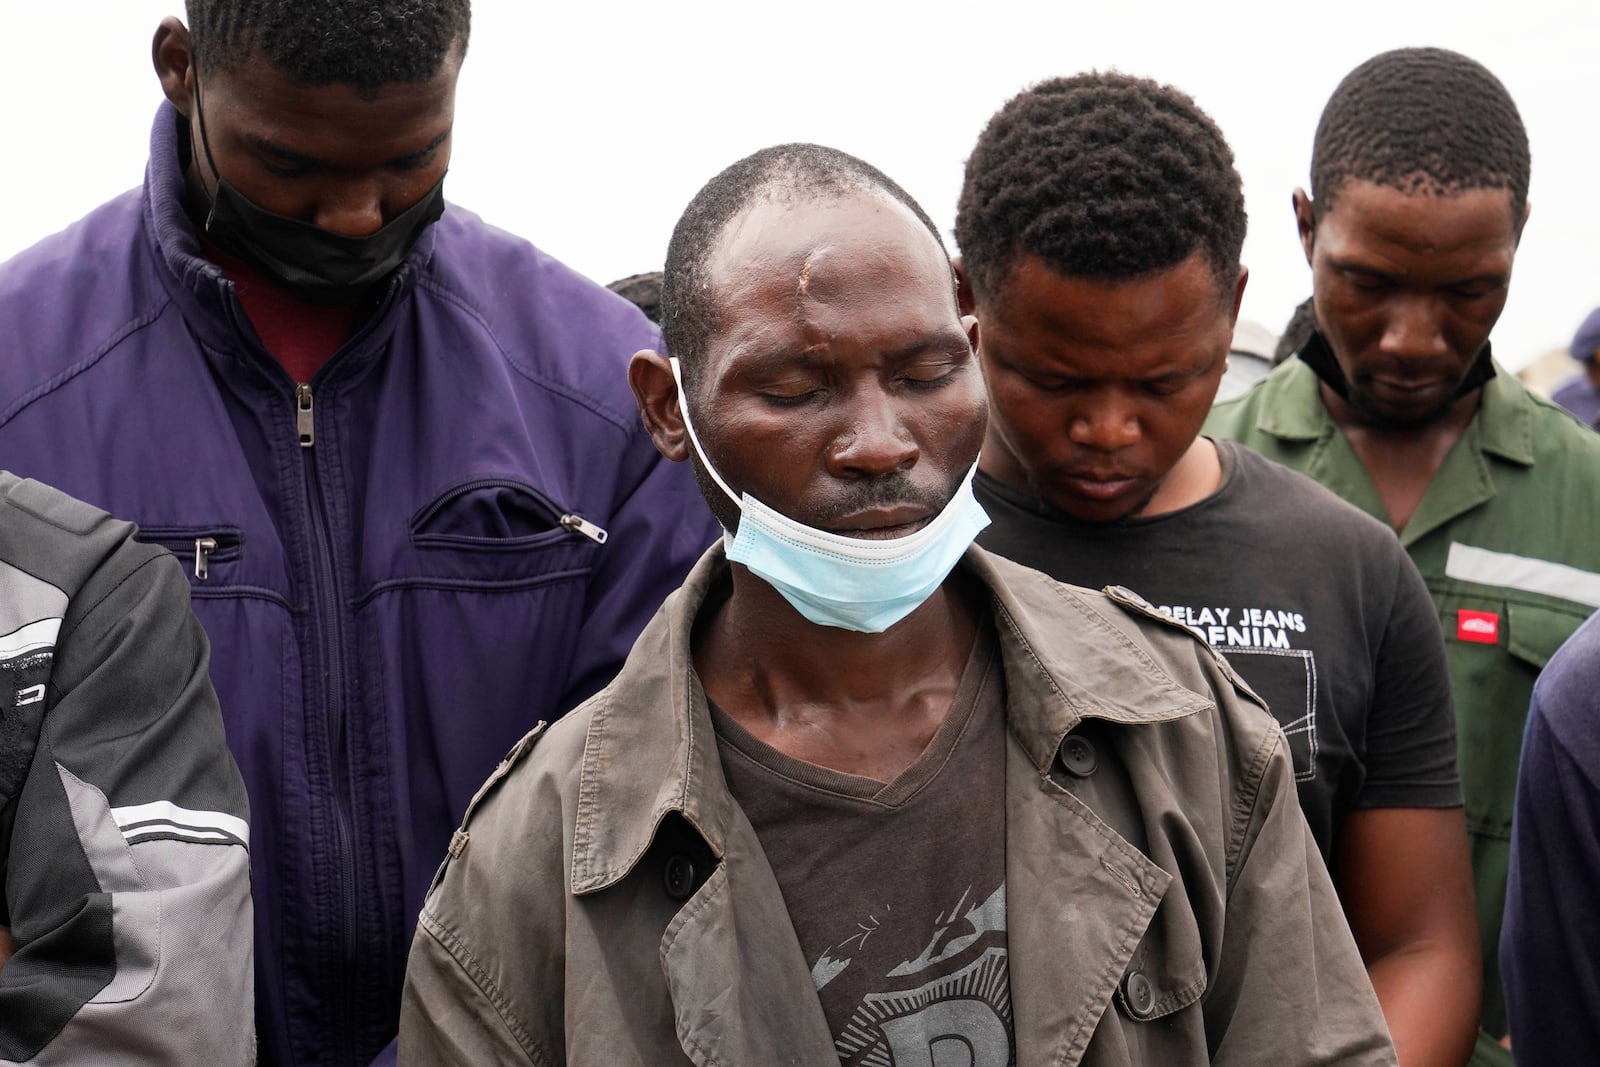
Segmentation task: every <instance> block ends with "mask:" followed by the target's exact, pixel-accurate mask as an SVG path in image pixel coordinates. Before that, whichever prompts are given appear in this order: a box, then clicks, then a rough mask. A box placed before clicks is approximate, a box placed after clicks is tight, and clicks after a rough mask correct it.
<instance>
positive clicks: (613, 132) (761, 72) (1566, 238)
mask: <svg viewBox="0 0 1600 1067" xmlns="http://www.w3.org/2000/svg"><path fill="white" fill-rule="evenodd" d="M166 14H178V15H180V16H181V15H182V4H181V0H0V17H3V24H4V25H5V26H6V31H5V35H6V39H7V45H8V47H7V48H6V60H5V62H4V63H3V64H0V99H3V100H5V101H6V104H5V119H6V141H7V148H6V150H5V153H4V154H5V158H6V166H4V167H3V168H0V204H3V205H4V206H3V207H0V259H5V258H9V257H10V256H11V255H12V254H14V253H15V252H17V251H20V250H21V249H22V248H25V247H26V246H28V245H29V244H31V243H33V242H34V241H36V240H38V239H39V238H41V237H43V236H45V235H46V234H49V233H52V232H54V231H55V230H58V229H60V228H61V227H63V226H65V225H67V224H68V223H70V222H71V221H73V220H74V219H76V218H77V217H78V216H80V215H82V214H84V213H85V212H87V211H88V210H89V209H90V208H91V207H93V206H94V205H95V204H97V203H99V202H101V201H102V200H105V199H107V198H109V197H111V196H112V195H114V194H116V193H117V192H119V191H121V190H123V189H126V188H128V187H130V186H132V185H135V184H137V183H138V182H139V181H140V179H141V177H142V174H143V169H144V161H145V156H146V152H147V147H148V138H149V130H150V123H151V119H152V117H153V115H154V112H155V108H156V105H157V104H158V102H159V101H160V91H159V88H158V86H157V84H156V80H155V75H154V73H153V72H152V71H151V68H150V58H149V52H150V38H151V35H152V34H153V32H154V30H155V27H156V23H157V22H158V21H159V20H160V18H161V16H163V15H166ZM1597 41H1600V3H1597V2H1595V0H1518V2H1511V0H1456V2H1453V3H1418V2H1413V0H1312V2H1309V3H1302V4H1288V3H1281V2H1275V3H1268V2H1243V0H1238V2H1230V0H1222V2H1212V3H1207V2H1204V0H1143V2H1121V3H1092V2H1089V0H1055V2H1046V0H1033V2H1019V0H988V2H984V3H978V2H969V3H965V4H955V3H944V2H927V3H920V4H890V3H880V2H874V0H809V2H808V0H800V2H796V3H788V4H782V5H778V4H768V3H749V2H745V3H734V2H717V3H709V2H707V3H696V2H692V0H691V2H679V3H674V4H661V3H655V4H645V3H637V2H632V0H628V2H611V3H577V2H571V0H569V2H566V3H535V2H530V0H477V2H476V3H475V4H474V5H473V38H472V48H471V53H470V55H469V57H468V60H467V65H466V69H465V71H464V72H463V74H462V78H461V87H460V96H459V99H458V104H457V122H456V141H455V155H454V158H453V161H452V164H451V171H450V177H449V179H448V181H447V182H446V192H447V194H448V195H449V197H450V199H451V200H453V201H454V202H456V203H458V204H461V205H464V206H466V207H469V208H472V209H473V210H475V211H477V212H479V213H480V214H481V215H483V216H484V217H485V218H486V219H488V220H489V221H491V222H493V223H496V224H497V225H499V226H502V227H504V228H506V229H509V230H512V231H514V232H516V233H519V234H523V235H525V236H527V237H529V238H530V239H532V240H533V241H534V242H535V243H536V244H538V245H540V246H541V247H543V248H545V249H546V250H548V251H550V252H551V253H553V254H554V255H556V256H557V257H559V258H561V259H562V260H565V261H566V262H567V263H569V264H571V265H572V266H574V267H576V268H577V269H579V270H581V271H583V272H584V273H585V274H588V275H589V276H590V277H592V278H594V279H595V280H597V281H600V282H606V281H610V280H611V279H613V278H617V277H620V276H622V275H625V274H632V273H634V272H636V271H641V270H650V269H655V268H657V267H659V265H660V262H661V260H662V258H663V256H664V254H665V250H666V244H667V237H668V235H669V234H670V232H671V229H672V225H673V223H674V222H675V221H676V219H677V216H678V213H679V212H680V211H681V210H682V208H683V206H684V204H685V203H687V201H688V199H689V198H690V197H691V196H692V195H693V194H694V192H695V190H696V189H698V188H699V186H700V185H701V184H703V183H704V182H705V180H706V179H708V178H709V177H711V175H712V174H714V173H715V172H716V171H718V170H720V169H721V168H722V167H723V166H725V165H727V164H728V163H731V162H733V161H734V160H735V159H737V158H739V157H740V156H742V155H744V154H746V153H748V152H750V151H753V150H755V149H757V148H760V147H762V146H764V145H768V144H774V143H777V142H781V141H794V140H806V141H819V142H822V143H825V144H831V145H834V146H837V147H839V148H842V149H845V150H846V151H849V152H853V153H855V154H857V155H860V156H862V157H863V158H865V159H867V160H869V161H870V162H872V163H874V164H876V165H878V166H879V167H881V168H882V169H883V170H885V171H887V172H888V173H889V174H890V175H892V176H893V177H895V178H896V179H897V180H898V181H899V182H900V183H901V184H903V185H904V186H905V187H906V188H907V189H908V190H909V191H910V192H911V193H912V195H913V196H915V197H917V198H918V199H919V200H920V201H921V202H922V204H923V205H924V207H926V208H927V210H928V212H929V213H930V214H931V215H932V216H933V218H934V220H935V221H936V222H938V223H940V225H941V226H942V227H943V228H944V229H945V231H946V233H947V235H948V232H949V229H950V226H951V225H952V223H953V221H954V216H955V202H956V197H957V194H958V192H959V190H960V185H961V168H962V163H963V161H964V160H965V158H966V155H967V151H968V149H969V148H970V147H971V144H972V142H973V140H974V139H975V138H976V136H977V134H978V131H979V130H980V129H981V128H982V126H983V124H984V123H985V122H986V121H987V119H988V117H989V116H990V115H991V114H992V113H993V112H994V111H995V110H996V109H997V108H998V107H999V106H1000V105H1001V104H1002V103H1004V101H1005V100H1006V99H1007V98H1008V97H1009V96H1010V95H1012V94H1013V93H1015V92H1016V91H1018V90H1019V89H1021V88H1023V87H1024V86H1026V85H1027V84H1029V83H1030V82H1033V81H1036V80H1038V79H1040V78H1045V77H1049V76H1052V75H1057V74H1070V73H1073V72H1076V71H1079V70H1084V69H1088V68H1102V69H1103V68H1116V69H1119V70H1123V71H1126V72H1128V73H1132V74H1141V75H1148V76H1150V77H1154V78H1157V79H1159V80H1162V81H1167V82H1171V83H1173V84H1176V85H1178V86H1180V87H1182V88H1183V89H1185V90H1187V91H1188V92H1190V93H1191V94H1192V95H1193V96H1194V97H1195V99H1196V100H1197V101H1199V103H1200V105H1201V106H1202V107H1203V108H1205V109H1206V110H1207V111H1209V112H1210V113H1211V115H1212V116H1213V117H1214V118H1215V119H1216V120H1217V122H1218V124H1219V125H1220V126H1221V127H1222V129H1223V132H1224V133H1225V134H1227V136H1228V139H1229V141H1230V142H1231V144H1232V145H1233V149H1234V152H1235V154H1236V155H1237V156H1238V161H1239V170H1240V173H1241V174H1243V176H1244V182H1245V196H1246V202H1247V205H1248V208H1249V211H1250V236H1249V239H1248V240H1247V242H1246V244H1245V253H1244V254H1245V263H1246V265H1248V266H1249V268H1250V285H1249V289H1248V291H1247V292H1246V295H1245V305H1244V313H1245V315H1246V316H1247V317H1250V318H1253V319H1256V320H1257V321H1259V322H1261V323H1263V324H1264V325H1267V326H1269V327H1271V328H1272V329H1274V330H1276V329H1278V328H1279V327H1281V326H1282V324H1283V322H1284V320H1285V319H1286V318H1287V316H1288V314H1289V312H1290V310H1291V309H1292V308H1293V307H1294V305H1295V304H1296V303H1297V302H1298V301H1299V300H1300V299H1302V298H1303V297H1304V296H1306V295H1307V294H1308V292H1309V286H1310V278H1309V274H1308V272H1307V269H1306V266H1305V261H1304V259H1303V257H1302V256H1301V254H1300V249H1299V245H1298V243H1297V241H1296V239H1295V232H1294V222H1293V218H1292V216H1291V213H1290V209H1289V195H1290V193H1291V191H1292V190H1293V189H1294V188H1295V186H1296V185H1301V184H1304V183H1305V182H1306V181H1307V178H1306V171H1307V167H1308V165H1309V162H1310V153H1311V135H1312V131H1313V130H1314V128H1315V126H1316V120H1317V116H1318V114H1319V113H1320V112H1321V109H1322V105H1323V104H1324V103H1325V102H1326V100H1327V97H1328V94H1329V93H1330V92H1331V91H1332V89H1333V87H1334V85H1335V84H1337V82H1338V81H1339V79H1340V78H1341V77H1342V76H1343V75H1344V74H1345V73H1346V72H1348V71H1349V70H1350V68H1352V67H1354V66H1355V65H1356V64H1357V63H1359V62H1360V61H1361V60H1363V59H1365V58H1367V57H1368V56H1370V55H1372V54H1374V53H1376V52H1379V51H1382V50H1384V49H1387V48H1392V47H1397V46H1401V45H1422V44H1431V45H1441V46H1444V47H1448V48H1455V49H1457V50H1459V51H1463V52H1466V53H1467V54H1469V55H1471V56H1474V57H1475V58H1477V59H1479V60H1481V61H1482V62H1484V63H1485V64H1486V65H1487V66H1488V67H1489V68H1490V69H1491V70H1493V71H1494V72H1495V73H1496V74H1497V75H1499V77H1500V78H1501V79H1502V80H1503V81H1504V82H1505V83H1506V85H1507V86H1508V87H1509V88H1510V90H1511V93H1512V95H1513V96H1514V97H1515V98H1516V100H1517V103H1518V105H1519V106H1520V108H1521V110H1522V114H1523V117H1524V119H1525V121H1526V122H1527V124H1528V129H1529V135H1530V138H1531V140H1532V143H1533V188H1532V193H1531V200H1532V202H1533V216H1532V218H1531V219H1530V221H1529V224H1528V229H1527V231H1526V233H1525V235H1524V238H1523V242H1522V248H1521V251H1520V253H1519V255H1518V257H1517V262H1516V274H1515V281H1514V284H1513V285H1512V293H1511V299H1510V301H1509V303H1508V304H1507V307H1506V311H1505V314H1504V316H1503V317H1502V318H1501V320H1500V325H1499V327H1498V328H1497V329H1496V331H1495V342H1496V351H1497V354H1498V355H1499V356H1500V358H1501V359H1502V360H1504V361H1506V362H1508V363H1510V364H1511V365H1513V366H1517V365H1520V364H1522V363H1524V362H1526V361H1527V360H1529V359H1531V358H1533V357H1534V356H1536V355H1539V354H1542V353H1543V352H1545V351H1546V350H1548V349H1550V348H1554V347H1564V346H1565V345H1566V344H1567V342H1568V341H1569V340H1570V338H1571V336H1572V332H1573V330H1574V329H1575V328H1576V327H1577V324H1578V323H1579V322H1580V321H1581V320H1582V318H1583V316H1584V315H1585V314H1586V313H1587V312H1588V310H1589V309H1590V308H1592V307H1594V306H1595V305H1596V304H1600V255H1597V249H1600V211H1596V210H1595V207H1594V189H1595V188H1596V185H1597V175H1600V149H1597V147H1596V142H1597V135H1596V130H1597V128H1600V121H1597V119H1596V112H1597V110H1600V108H1597V106H1596V105H1597V103H1600V89H1597V85H1600V80H1597V78H1596V76H1595V63H1594V59H1595V43H1596V42H1597Z"/></svg>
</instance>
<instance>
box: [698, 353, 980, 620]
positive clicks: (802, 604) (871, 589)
mask: <svg viewBox="0 0 1600 1067" xmlns="http://www.w3.org/2000/svg"><path fill="white" fill-rule="evenodd" d="M671 363H672V376H673V378H674V379H675V380H676V381H677V383H678V410H679V411H681V412H682V413H683V428H684V429H685V430H687V431H688V432H689V443H690V444H692V445H693V446H694V451H695V454H696V455H698V456H699V457H700V462H701V463H702V464H704V465H705V468H706V473H707V474H709V475H711V480H712V481H714V482H716V483H717V487H718V488H719V489H721V490H722V492H723V493H724V494H726V495H727V497H728V499H729V500H731V501H733V502H734V504H736V505H737V506H738V508H739V530H738V532H737V533H734V534H726V533H724V535H723V542H724V544H725V545H726V546H727V552H728V559H730V560H732V561H733V562H735V563H742V564H744V565H745V567H747V568H749V570H750V572H751V573H752V574H754V575H756V576H757V577H759V578H761V579H762V580H763V581H765V582H766V583H767V584H768V585H770V586H772V587H773V588H774V589H776V590H777V591H778V592H779V593H780V594H782V596H783V599H785V600H787V601H788V602H789V603H790V605H792V606H793V607H794V609H795V610H796V611H798V612H799V613H800V614H801V615H803V616H805V617H806V618H807V619H809V620H810V621H811V622H814V623H816V624H817V625H819V626H834V627H838V628H839V629H842V630H855V631H857V632H859V633H868V634H875V633H882V632H883V631H884V630H887V629H888V628H889V627H891V626H893V625H894V624H895V623H897V622H899V621H900V620H901V619H903V618H905V617H906V616H907V615H909V614H911V613H912V612H913V611H915V610H916V609H917V608H918V607H920V606H921V605H922V603H923V602H924V601H926V600H927V599H928V598H929V597H930V596H932V595H933V592H934V590H935V589H938V588H939V586H940V585H941V584H943V582H944V580H945V578H946V577H947V576H948V575H949V574H950V571H951V569H952V568H953V567H954V566H955V565H956V562H957V561H958V560H959V559H960V558H961V556H962V553H964V552H966V550H967V546H969V545H971V544H972V541H973V539H974V538H975V537H977V536H978V534H979V532H980V531H982V530H983V528H984V527H985V526H988V525H989V516H988V514H987V513H986V512H985V511H984V510H983V506H982V505H980V504H979V503H978V499H977V497H975V496H973V494H972V479H973V477H974V476H975V475H976V474H977V471H978V466H977V464H976V463H974V464H973V466H972V469H971V470H969V471H968V472H967V476H966V477H965V478H963V479H962V481H961V487H960V488H959V489H957V490H956V493H955V496H953V497H951V498H950V502H949V503H948V504H946V505H945V506H944V510H943V511H941V512H939V514H938V516H937V517H936V518H934V520H933V521H932V522H930V523H928V525H926V526H924V527H923V528H922V529H920V530H918V531H917V532H916V533H913V534H910V535H908V536H906V537H898V538H895V539H894V540H890V541H874V540H868V539H865V538H859V537H845V536H843V535H841V534H836V533H829V532H828V531H827V530H818V529H816V528H814V527H811V526H806V525H805V524H804V523H799V522H796V521H795V520H793V519H791V518H789V517H788V516H787V515H784V514H781V513H780V512H777V511H774V510H773V509H772V508H770V507H768V506H767V505H765V504H763V503H762V502H761V501H759V500H757V499H756V498H755V497H753V496H751V495H750V494H749V493H741V494H736V493H734V491H733V490H732V489H730V488H729V487H728V483H727V482H725V481H723V480H722V476H721V475H720V474H718V473H717V469H716V468H715V467H713V466H712V465H711V459H710V457H708V456H707V455H706V452H705V449H703V448H701V447H700V438H699V436H698V435H696V434H695V432H694V423H693V422H692V421H690V418H689V404H688V399H687V398H688V395H689V394H688V391H687V390H686V389H684V387H683V368H682V367H681V366H680V365H679V363H678V360H677V358H676V357H673V358H672V360H671Z"/></svg>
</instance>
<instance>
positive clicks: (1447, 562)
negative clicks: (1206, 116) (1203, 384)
mask: <svg viewBox="0 0 1600 1067" xmlns="http://www.w3.org/2000/svg"><path fill="white" fill-rule="evenodd" d="M1206 432H1207V433H1209V434H1212V435H1214V436H1217V437H1224V438H1230V439H1232V440H1235V441H1239V442H1242V443H1244V444H1246V445H1249V446H1250V447H1251V448H1254V449H1255V450H1257V451H1258V452H1260V453H1262V454H1263V455H1265V456H1266V457H1267V458H1269V459H1273V460H1276V461H1277V462H1279V463H1282V464H1284V465H1285V466H1287V467H1291V468H1293V469H1294V470H1297V471H1300V472H1301V473H1303V474H1306V475H1309V476H1310V477H1312V478H1314V479H1316V480H1317V481H1319V482H1321V483H1322V484H1323V485H1325V486H1327V487H1328V488H1329V489H1331V490H1333V491H1334V492H1335V493H1338V494H1339V495H1340V496H1342V497H1344V498H1345V499H1346V500H1348V501H1350V503H1352V504H1354V505H1356V506H1357V507H1359V508H1361V509H1362V510H1364V511H1366V512H1367V513H1368V514H1371V515H1373V516H1374V517H1376V518H1378V519H1380V520H1382V521H1384V522H1388V521H1389V514H1388V510H1387V509H1386V508H1385V507H1384V505H1383V501H1382V500H1381V499H1380V498H1379V496H1378V490H1377V487H1376V486H1375V485H1374V484H1373V482H1372V478H1371V477H1370V476H1369V475H1368V474H1367V469H1366V467H1365V466H1363V465H1362V463H1361V460H1360V459H1359V458H1358V457H1357V455H1356V452H1355V449H1354V448H1352V447H1351V445H1350V441H1349V440H1348V439H1347V438H1346V437H1345V435H1344V434H1343V433H1341V432H1340V431H1339V428H1338V427H1337V426H1336V425H1335V424H1334V421H1333V418H1332V416H1331V415H1329V414H1328V409H1327V407H1326V406H1325V405H1324V404H1323V401H1322V395H1321V392H1320V391H1319V389H1318V381H1317V376H1316V374H1315V373H1313V372H1312V370H1311V368H1310V367H1309V366H1307V365H1306V364H1305V363H1303V362H1301V361H1300V360H1299V359H1298V358H1295V359H1290V360H1289V361H1287V362H1286V363H1284V364H1282V365H1281V366H1279V367H1278V368H1277V369H1276V370H1274V371H1273V372H1272V373H1271V374H1270V375H1268V376H1267V377H1266V378H1265V379H1263V380H1262V381H1261V382H1260V383H1259V384H1257V385H1256V386H1255V388H1254V389H1252V390H1251V391H1250V392H1248V393H1246V394H1245V395H1244V396H1241V397H1239V398H1237V399H1235V400H1230V401H1227V402H1226V403H1222V404H1218V405H1217V406H1216V408H1214V409H1213V410H1212V412H1211V416H1210V418H1209V419H1208V420H1207V421H1206ZM1400 543H1401V544H1403V545H1404V546H1405V548H1406V551H1408V552H1409V553H1410V554H1411V559H1412V561H1413V562H1415V563H1416V565H1417V569H1418V570H1419V571H1421V572H1422V577H1423V579H1424V580H1425V581H1426V582H1427V584H1428V589H1429V591H1430V592H1431V593H1432V594H1433V600H1434V604H1435V605H1436V606H1437V607H1438V610H1439V622H1440V624H1441V625H1442V626H1443V627H1444V637H1445V645H1446V648H1447V649H1448V652H1449V660H1450V681H1451V687H1452V689H1453V691H1454V692H1453V695H1454V697H1455V706H1456V736H1457V739H1458V744H1459V758H1460V768H1461V789H1462V794H1463V795H1464V797H1465V799H1466V817H1467V830H1468V832H1469V833H1470V835H1471V838H1472V864H1473V875H1474V879H1475V881H1476V886H1477V893H1478V930H1479V936H1480V937H1481V939H1482V946H1483V978H1484V986H1483V993H1484V996H1483V1012H1482V1016H1481V1023H1482V1026H1483V1029H1484V1030H1486V1031H1487V1032H1488V1033H1490V1034H1493V1035H1501V1034H1504V1033H1505V1032H1506V1014H1505V998H1504V995H1503V993H1502V991H1501V988H1500V968H1499V963H1498V960H1499V941H1500V917H1501V913H1502V912H1503V911H1504V910H1505V896H1506V869H1507V863H1508V860H1509V858H1510V851H1511V806H1512V801H1513V799H1514V797H1515V795H1516V780H1517V761H1518V756H1519V754H1520V752H1521V748H1522V726H1523V722H1524V721H1525V720H1526V718H1527V713H1528V701H1529V698H1530V697H1531V696H1532V694H1533V682H1534V679H1535V678H1537V677H1538V675H1539V670H1540V669H1541V668H1542V667H1543V666H1544V665H1545V663H1546V661H1548V660H1549V658H1550V656H1551V654H1553V653H1554V652H1555V650H1556V649H1557V648H1558V647H1560V645H1561V643H1562V642H1563V641H1565V640H1566V639H1567V638H1568V637H1569V636H1571V634H1572V632H1573V631H1574V630H1576V629H1577V628H1578V625H1579V624H1580V623H1582V622H1583V621H1584V619H1586V618H1588V616H1589V615H1590V614H1591V613H1592V612H1593V611H1594V610H1595V609H1596V608H1600V435H1597V434H1595V433H1593V432H1591V431H1590V430H1589V429H1588V428H1587V427H1585V426H1583V425H1582V424H1581V423H1579V422H1578V421H1577V420H1576V419H1574V418H1573V417H1572V416H1571V415H1569V414H1568V413H1567V412H1565V411H1563V410H1562V409H1560V408H1558V407H1556V406H1555V405H1554V404H1551V403H1549V402H1547V401H1545V400H1542V399H1540V398H1539V397H1536V396H1534V395H1533V394H1532V393H1530V392H1529V391H1528V390H1527V388H1526V387H1525V386H1523V384H1522V383H1521V382H1519V381H1517V379H1516V378H1515V377H1513V376H1512V375H1510V374H1508V373H1506V372H1505V370H1504V369H1503V368H1500V367H1498V366H1497V367H1496V374H1495V376H1494V377H1493V378H1492V379H1490V380H1489V382H1488V383H1486V384H1485V385H1484V387H1483V402H1482V404H1481V406H1480V407H1479V408H1478V413H1477V415H1475V416H1474V417H1473V419H1472V422H1471V423H1469V424H1468V426H1467V428H1466V431H1465V432H1464V433H1462V435H1461V438H1460V440H1458V441H1457V442H1456V443H1455V445H1454V447H1452V448H1451V449H1450V452H1449V454H1447V455H1446V456H1445V459H1444V462H1443V463H1442V464H1441V465H1440V467H1439V471H1438V473H1437V474H1435V475H1434V477H1433V481H1432V482H1431V483H1429V485H1428V490H1427V492H1426V493H1425V494H1424V495H1423V497H1422V502H1421V503H1420V504H1419V505H1418V507H1417V510H1416V513H1415V514H1414V515H1413V516H1412V517H1411V521H1410V522H1408V523H1407V524H1406V528H1405V529H1404V530H1402V531H1401V532H1400ZM1479 1045H1480V1055H1479V1056H1478V1057H1475V1058H1474V1062H1475V1063H1478V1062H1483V1063H1488V1062H1494V1060H1495V1059H1496V1058H1498V1059H1500V1062H1506V1063H1509V1062H1510V1059H1509V1057H1505V1056H1504V1055H1503V1054H1499V1055H1498V1056H1496V1055H1495V1054H1496V1053H1498V1051H1499V1050H1498V1049H1496V1050H1494V1052H1493V1053H1488V1054H1487V1055H1485V1053H1486V1052H1487V1051H1488V1050H1486V1049H1484V1045H1485V1042H1483V1041H1480V1042H1479Z"/></svg>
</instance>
